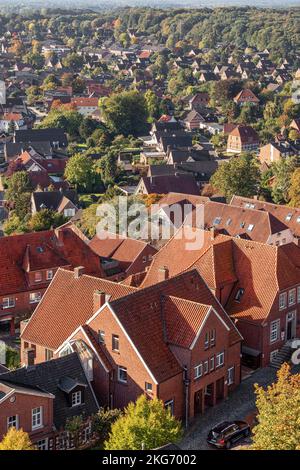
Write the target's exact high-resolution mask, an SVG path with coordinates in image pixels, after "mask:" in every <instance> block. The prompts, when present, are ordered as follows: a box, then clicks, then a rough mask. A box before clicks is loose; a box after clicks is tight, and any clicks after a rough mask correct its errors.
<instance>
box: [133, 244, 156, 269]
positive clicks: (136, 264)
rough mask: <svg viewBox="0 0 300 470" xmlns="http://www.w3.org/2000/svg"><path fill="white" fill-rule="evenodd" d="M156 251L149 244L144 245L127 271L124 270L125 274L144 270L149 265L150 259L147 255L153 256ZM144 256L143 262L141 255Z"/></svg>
mask: <svg viewBox="0 0 300 470" xmlns="http://www.w3.org/2000/svg"><path fill="white" fill-rule="evenodd" d="M155 253H157V250H156V249H155V248H153V247H152V246H150V245H146V246H145V248H144V249H143V250H142V252H141V253H140V254H139V256H138V257H137V258H136V259H135V260H134V261H133V263H132V264H131V266H130V267H129V269H128V271H126V276H130V275H131V274H135V273H140V272H142V271H145V268H146V267H147V266H150V264H151V262H152V260H151V258H150V259H149V256H154V255H155ZM144 256H146V258H147V261H146V262H143V257H144Z"/></svg>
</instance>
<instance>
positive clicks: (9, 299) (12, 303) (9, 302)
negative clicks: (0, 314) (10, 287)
mask: <svg viewBox="0 0 300 470" xmlns="http://www.w3.org/2000/svg"><path fill="white" fill-rule="evenodd" d="M6 301H7V305H5V303H6ZM15 306H16V299H15V298H14V297H3V299H2V308H3V309H6V308H13V307H15Z"/></svg>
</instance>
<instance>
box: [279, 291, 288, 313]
mask: <svg viewBox="0 0 300 470" xmlns="http://www.w3.org/2000/svg"><path fill="white" fill-rule="evenodd" d="M286 303H287V293H286V292H282V293H281V294H279V310H283V309H285V308H286Z"/></svg>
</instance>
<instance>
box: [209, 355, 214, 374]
mask: <svg viewBox="0 0 300 470" xmlns="http://www.w3.org/2000/svg"><path fill="white" fill-rule="evenodd" d="M209 370H210V372H212V371H213V370H215V356H212V357H211V358H210V360H209Z"/></svg>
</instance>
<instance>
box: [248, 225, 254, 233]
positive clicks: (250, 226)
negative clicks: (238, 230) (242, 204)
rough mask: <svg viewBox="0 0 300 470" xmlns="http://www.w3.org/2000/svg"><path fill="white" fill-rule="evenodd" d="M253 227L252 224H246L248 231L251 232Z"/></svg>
mask: <svg viewBox="0 0 300 470" xmlns="http://www.w3.org/2000/svg"><path fill="white" fill-rule="evenodd" d="M253 229H254V225H253V224H249V225H248V228H247V230H248V232H252V230H253Z"/></svg>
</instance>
